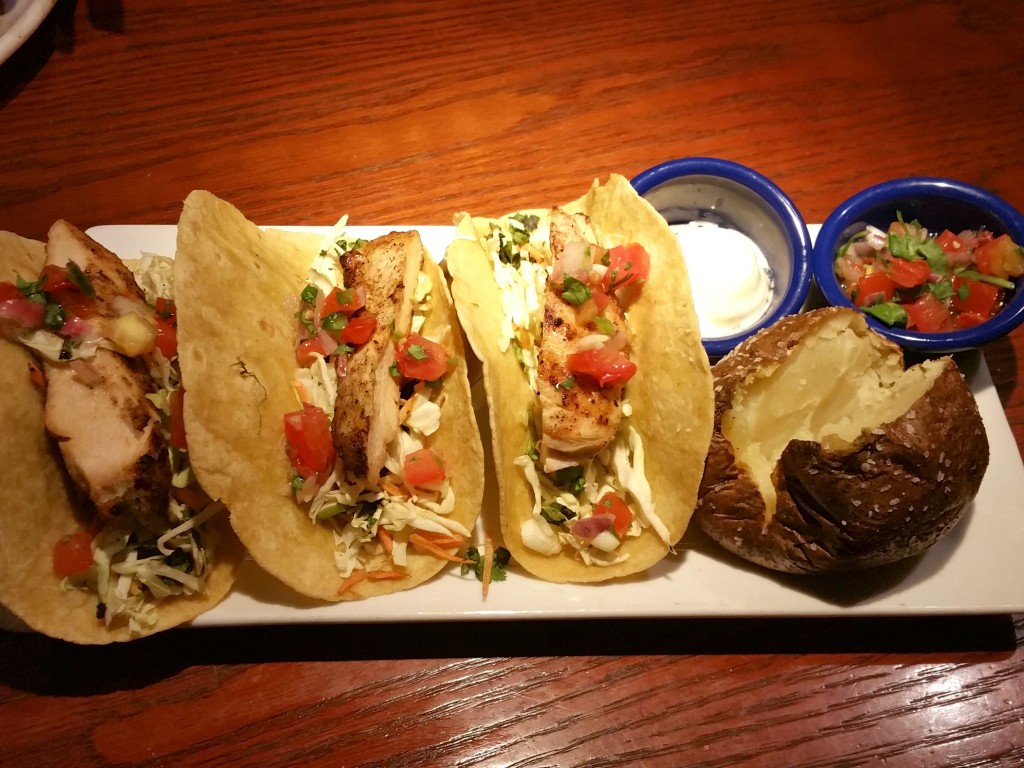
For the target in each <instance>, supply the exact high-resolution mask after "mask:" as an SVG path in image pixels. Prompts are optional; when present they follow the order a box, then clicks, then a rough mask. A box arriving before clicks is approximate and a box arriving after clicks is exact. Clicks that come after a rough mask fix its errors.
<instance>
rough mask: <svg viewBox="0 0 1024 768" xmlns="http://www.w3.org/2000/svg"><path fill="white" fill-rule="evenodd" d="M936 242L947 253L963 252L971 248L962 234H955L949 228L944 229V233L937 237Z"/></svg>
mask: <svg viewBox="0 0 1024 768" xmlns="http://www.w3.org/2000/svg"><path fill="white" fill-rule="evenodd" d="M935 242H937V243H938V244H939V246H940V247H941V248H942V250H943V251H945V252H946V253H954V254H961V253H967V252H968V251H969V250H970V249H969V248H968V245H967V241H966V240H964V239H963V238H962V237H960V235H954V234H953V233H952V232H950V231H949V230H948V229H944V230H942V234H941V235H939V236H938V237H936V238H935Z"/></svg>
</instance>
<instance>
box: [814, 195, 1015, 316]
mask: <svg viewBox="0 0 1024 768" xmlns="http://www.w3.org/2000/svg"><path fill="white" fill-rule="evenodd" d="M834 269H835V273H836V276H837V277H838V279H839V285H840V287H841V289H842V291H843V293H844V294H845V295H846V297H847V298H848V299H850V301H852V302H853V303H854V304H855V305H856V306H857V307H860V308H861V309H862V310H863V311H864V312H866V313H868V314H869V315H872V316H873V317H876V318H878V319H879V320H881V321H882V322H884V323H886V324H887V325H892V326H903V327H905V328H907V329H908V330H917V331H921V332H924V333H935V332H946V331H959V330H964V329H967V328H972V327H974V326H977V325H980V324H981V323H984V322H985V321H987V320H989V319H990V318H992V317H993V316H994V315H996V314H997V313H998V312H999V311H1000V310H1002V309H1003V307H1004V306H1005V305H1006V301H1007V297H1008V296H1009V295H1011V294H1012V293H1013V291H1014V290H1015V288H1016V284H1015V282H1014V280H1015V279H1016V278H1019V277H1021V275H1024V249H1022V248H1021V246H1020V245H1018V244H1017V243H1015V242H1014V241H1013V240H1012V239H1011V238H1010V236H1009V235H1005V234H1004V235H999V236H996V235H995V234H993V233H992V232H991V231H990V230H988V229H985V228H981V229H976V230H964V231H962V232H959V233H953V232H951V231H949V230H948V229H946V230H943V231H942V232H940V233H939V234H938V235H934V234H932V233H930V232H929V231H928V230H927V229H926V228H925V227H924V226H922V225H921V224H920V223H919V222H918V221H916V220H915V221H912V222H906V221H904V220H903V217H902V216H901V215H900V214H899V213H897V220H896V221H894V222H892V223H891V224H890V225H889V228H888V230H887V231H885V232H883V231H882V230H881V229H878V228H876V227H872V226H868V227H867V228H865V229H864V230H863V231H861V232H858V233H857V234H856V235H854V236H853V237H851V238H850V239H849V240H847V241H846V242H845V243H843V245H842V246H840V247H839V248H838V249H837V251H836V255H835V262H834Z"/></svg>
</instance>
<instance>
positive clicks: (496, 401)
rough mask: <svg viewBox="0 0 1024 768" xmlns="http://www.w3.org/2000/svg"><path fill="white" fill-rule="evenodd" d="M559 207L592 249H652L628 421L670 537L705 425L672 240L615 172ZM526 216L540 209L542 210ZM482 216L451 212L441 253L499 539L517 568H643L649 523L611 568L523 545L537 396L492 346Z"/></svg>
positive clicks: (547, 573)
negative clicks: (493, 480) (578, 216)
mask: <svg viewBox="0 0 1024 768" xmlns="http://www.w3.org/2000/svg"><path fill="white" fill-rule="evenodd" d="M563 208H564V209H565V210H566V211H567V212H569V213H576V212H581V213H585V214H587V215H588V216H589V217H590V219H591V223H592V225H593V227H594V231H595V232H596V234H597V236H598V238H599V241H600V244H601V245H614V244H621V243H627V242H639V243H641V244H642V245H643V246H644V247H645V248H646V250H647V252H648V253H649V254H650V257H651V272H650V277H649V279H648V280H647V283H646V285H645V286H644V289H643V292H642V293H641V296H640V299H639V300H638V301H637V302H635V303H634V304H633V305H632V306H631V307H630V308H629V310H628V326H629V331H630V335H631V340H630V344H631V352H630V358H631V359H632V360H633V361H634V362H635V363H636V364H637V368H638V370H637V373H636V375H635V376H634V377H633V379H631V380H630V382H629V383H628V384H627V387H626V390H627V395H628V398H629V400H630V402H631V403H632V408H633V412H632V416H631V417H630V422H631V423H632V425H633V426H634V427H635V428H636V429H637V431H638V432H639V433H640V436H641V438H642V440H643V444H644V450H645V453H646V474H647V479H648V481H649V482H650V486H651V492H652V497H653V499H654V503H655V510H656V513H657V515H658V517H660V518H661V520H662V521H663V522H664V523H665V525H666V526H667V527H668V531H669V539H670V541H671V542H673V543H675V542H677V541H678V540H679V539H680V538H681V537H682V535H683V532H684V531H685V529H686V527H687V525H688V523H689V520H690V517H691V515H692V513H693V509H694V507H695V505H696V501H697V489H698V486H699V484H700V478H701V474H702V472H703V469H704V459H705V457H706V456H707V451H708V446H709V444H710V440H711V430H712V425H713V420H714V414H713V407H714V398H713V394H712V378H711V369H710V366H709V363H708V358H707V355H706V353H705V352H704V348H703V346H702V345H701V341H700V332H699V329H698V325H697V315H696V312H695V311H694V308H693V300H692V296H691V293H690V283H689V277H688V275H687V272H686V266H685V263H684V261H683V258H682V254H681V252H680V249H679V245H678V243H677V241H676V239H675V236H674V235H673V234H672V232H671V231H670V230H669V228H668V226H667V224H666V223H665V221H664V219H662V218H661V216H660V214H658V212H657V211H655V210H654V209H653V208H652V207H651V206H650V205H649V204H648V203H647V202H646V201H645V200H643V199H642V198H640V197H639V196H638V195H637V194H636V192H635V191H634V190H633V188H632V187H631V186H630V184H629V182H628V181H626V179H624V178H623V177H621V176H614V175H613V176H612V177H611V178H610V179H609V180H608V182H607V184H605V185H601V184H600V183H599V182H597V181H595V182H594V185H593V186H592V188H591V189H590V190H589V192H587V194H586V195H584V196H583V197H581V198H579V199H578V200H576V201H574V202H572V203H569V204H568V205H565V206H563ZM527 213H533V214H538V215H541V216H547V215H548V212H547V210H532V211H528V212H527ZM489 223H490V220H487V219H479V218H476V219H475V218H473V217H471V216H470V215H469V214H459V215H457V216H456V226H457V235H456V239H455V241H454V242H453V243H452V245H451V246H450V247H449V249H448V253H447V256H446V259H447V265H448V271H449V273H450V274H451V276H452V293H453V295H454V297H455V304H456V308H457V310H458V314H459V320H460V321H461V323H462V326H463V328H464V329H465V332H466V335H467V337H468V338H469V341H470V345H471V346H472V348H473V351H474V352H475V353H476V355H477V356H478V357H479V358H480V359H481V360H482V362H483V368H484V383H485V387H486V391H487V399H488V405H489V410H490V425H491V434H492V439H493V444H494V445H493V448H494V462H495V471H496V474H497V477H498V490H499V504H500V517H501V530H502V536H503V538H504V543H505V546H506V547H507V548H508V549H509V551H510V552H511V553H512V557H513V558H514V559H515V560H516V561H517V562H518V563H519V564H520V565H522V566H523V567H524V568H526V569H527V570H528V571H530V572H531V573H533V574H534V575H536V576H538V577H540V578H542V579H546V580H549V581H557V582H592V581H603V580H607V579H613V578H617V577H621V576H626V575H629V574H633V573H638V572H641V571H644V570H646V569H648V568H650V567H651V566H652V565H654V564H655V563H656V562H658V561H659V560H661V559H662V558H663V557H665V555H667V554H668V552H669V547H668V545H666V544H665V543H664V542H663V541H662V540H661V538H660V537H658V535H657V534H656V533H655V532H654V530H653V529H650V528H647V529H645V530H644V531H643V533H642V534H641V535H640V536H639V537H636V538H629V539H627V540H625V541H624V542H623V544H622V545H621V547H620V550H619V551H621V552H624V553H628V554H629V557H628V559H626V560H625V561H624V562H621V563H618V564H615V565H610V566H588V565H586V564H585V563H584V562H583V561H582V560H580V559H579V558H578V557H576V556H575V551H574V550H572V549H571V548H569V547H563V549H562V551H561V553H559V554H557V555H550V556H549V555H543V554H540V553H538V552H536V551H534V550H532V549H529V548H527V547H526V546H525V545H524V544H523V538H522V535H521V533H520V529H521V526H522V524H523V522H524V521H525V520H527V519H529V518H530V516H531V512H532V509H533V491H532V488H531V486H530V484H529V482H528V481H527V480H526V478H525V476H524V474H523V472H522V470H521V469H520V468H519V467H517V466H514V465H513V460H514V459H515V458H516V457H517V456H520V455H522V454H523V453H524V451H525V448H526V446H527V442H528V439H529V419H528V413H529V412H530V410H531V409H532V407H533V404H534V401H535V399H536V394H535V393H534V392H533V391H532V390H531V388H530V386H529V384H528V382H527V379H526V376H525V375H524V374H523V372H522V370H521V368H520V366H519V363H518V362H517V361H516V359H515V356H514V353H513V352H512V350H511V349H509V350H508V351H507V352H502V351H501V350H500V348H499V347H498V339H499V337H500V332H501V322H502V319H503V314H502V309H501V307H502V303H501V291H500V288H499V287H498V285H497V283H496V281H495V279H494V273H493V270H492V267H491V261H490V257H489V256H488V254H487V252H486V251H485V249H484V248H483V247H482V246H481V245H480V244H479V243H478V241H477V235H478V234H479V233H481V232H486V231H487V230H488V227H489Z"/></svg>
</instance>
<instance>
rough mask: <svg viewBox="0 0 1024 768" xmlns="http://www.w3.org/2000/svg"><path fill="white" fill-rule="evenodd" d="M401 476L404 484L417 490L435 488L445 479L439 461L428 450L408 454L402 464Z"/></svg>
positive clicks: (434, 454) (422, 449)
mask: <svg viewBox="0 0 1024 768" xmlns="http://www.w3.org/2000/svg"><path fill="white" fill-rule="evenodd" d="M402 474H403V475H404V476H405V482H407V483H408V484H409V485H413V486H416V487H418V488H430V487H435V486H437V485H438V484H439V483H441V482H442V481H443V480H444V478H445V472H444V466H443V465H442V464H441V460H440V459H439V458H438V457H437V454H436V453H434V452H433V451H432V450H430V449H429V448H421V449H420V450H418V451H413V452H412V453H410V454H408V455H407V456H406V457H405V461H404V462H403V464H402Z"/></svg>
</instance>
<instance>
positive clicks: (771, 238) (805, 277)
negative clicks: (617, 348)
mask: <svg viewBox="0 0 1024 768" xmlns="http://www.w3.org/2000/svg"><path fill="white" fill-rule="evenodd" d="M632 184H633V188H634V189H635V190H636V191H637V193H638V194H639V195H640V196H642V197H643V198H645V199H646V200H647V202H649V203H650V204H651V205H652V206H654V208H655V209H656V210H657V211H658V212H659V213H660V214H661V215H662V216H663V217H664V218H665V220H666V221H667V222H668V223H669V224H686V223H689V222H691V221H702V222H710V223H713V224H717V225H718V226H720V227H726V228H728V229H735V230H738V231H739V232H742V233H743V234H744V235H746V236H747V237H749V238H750V239H751V240H753V241H754V242H755V243H756V244H757V246H758V247H759V248H760V249H761V252H762V253H764V255H765V258H766V260H767V262H768V267H769V269H770V271H771V282H772V297H771V301H770V303H769V305H768V308H767V309H766V310H765V312H764V314H763V315H761V317H760V318H758V320H757V321H756V322H754V323H753V324H752V325H750V326H748V327H746V328H744V329H743V330H742V331H739V332H737V333H735V334H733V335H731V336H723V337H714V338H709V337H704V338H703V339H702V342H703V344H704V349H705V351H706V352H707V353H708V357H712V358H718V357H721V356H722V355H725V354H726V353H728V352H729V351H730V350H731V349H732V348H733V347H735V346H736V345H737V344H739V343H740V342H741V341H743V340H744V339H745V338H747V337H748V336H751V335H753V334H754V333H756V332H757V331H759V330H761V329H762V328H765V327H767V326H769V325H771V324H772V323H774V322H775V321H776V320H778V319H780V318H782V317H784V316H785V315H791V314H794V313H796V312H799V311H800V310H801V309H802V308H803V306H804V303H805V302H806V301H807V295H808V292H809V291H810V288H811V267H810V254H811V239H810V236H809V235H808V233H807V225H806V224H805V223H804V220H803V217H801V215H800V212H799V211H798V210H797V209H796V206H795V205H793V202H792V200H790V199H789V197H787V196H786V194H785V193H784V192H783V191H782V190H781V189H779V187H778V186H776V185H775V184H774V183H773V182H772V181H771V180H769V179H768V178H767V177H766V176H763V175H762V174H760V173H758V172H757V171H755V170H753V169H751V168H748V167H746V166H744V165H740V164H739V163H734V162H731V161H729V160H719V159H717V158H711V157H685V158H681V159H679V160H669V161H668V162H665V163H661V164H659V165H656V166H654V167H653V168H649V169H647V170H646V171H644V172H643V173H641V174H639V175H638V176H636V177H635V178H634V179H633V180H632Z"/></svg>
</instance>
